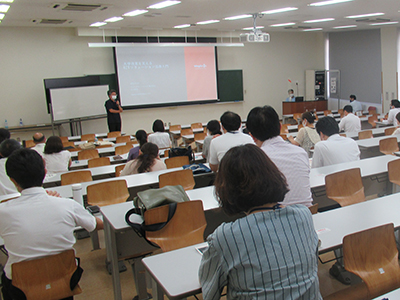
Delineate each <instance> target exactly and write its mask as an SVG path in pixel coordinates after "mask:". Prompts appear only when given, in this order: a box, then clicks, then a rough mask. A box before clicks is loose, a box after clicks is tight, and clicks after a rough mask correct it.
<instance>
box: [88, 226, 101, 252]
mask: <svg viewBox="0 0 400 300" xmlns="http://www.w3.org/2000/svg"><path fill="white" fill-rule="evenodd" d="M90 239H91V240H92V247H93V250H98V249H100V242H99V233H98V231H97V230H93V231H92V232H90Z"/></svg>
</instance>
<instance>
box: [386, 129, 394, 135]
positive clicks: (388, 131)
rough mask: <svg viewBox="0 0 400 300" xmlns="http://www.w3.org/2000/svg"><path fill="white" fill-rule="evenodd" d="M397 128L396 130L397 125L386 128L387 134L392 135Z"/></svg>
mask: <svg viewBox="0 0 400 300" xmlns="http://www.w3.org/2000/svg"><path fill="white" fill-rule="evenodd" d="M395 130H396V127H392V128H386V129H385V135H392V134H393V132H394V131H395Z"/></svg>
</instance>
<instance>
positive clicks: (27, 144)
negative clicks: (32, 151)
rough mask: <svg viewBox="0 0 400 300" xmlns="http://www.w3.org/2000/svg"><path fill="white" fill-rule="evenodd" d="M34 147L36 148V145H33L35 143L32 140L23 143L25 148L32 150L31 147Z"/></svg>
mask: <svg viewBox="0 0 400 300" xmlns="http://www.w3.org/2000/svg"><path fill="white" fill-rule="evenodd" d="M35 146H36V144H35V142H34V141H33V140H27V141H25V148H32V147H35Z"/></svg>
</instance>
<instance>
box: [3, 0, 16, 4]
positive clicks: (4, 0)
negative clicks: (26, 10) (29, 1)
mask: <svg viewBox="0 0 400 300" xmlns="http://www.w3.org/2000/svg"><path fill="white" fill-rule="evenodd" d="M0 2H3V3H13V2H14V0H0Z"/></svg>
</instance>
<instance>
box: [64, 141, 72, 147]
mask: <svg viewBox="0 0 400 300" xmlns="http://www.w3.org/2000/svg"><path fill="white" fill-rule="evenodd" d="M63 147H64V148H65V147H74V148H75V143H74V142H65V143H63Z"/></svg>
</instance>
